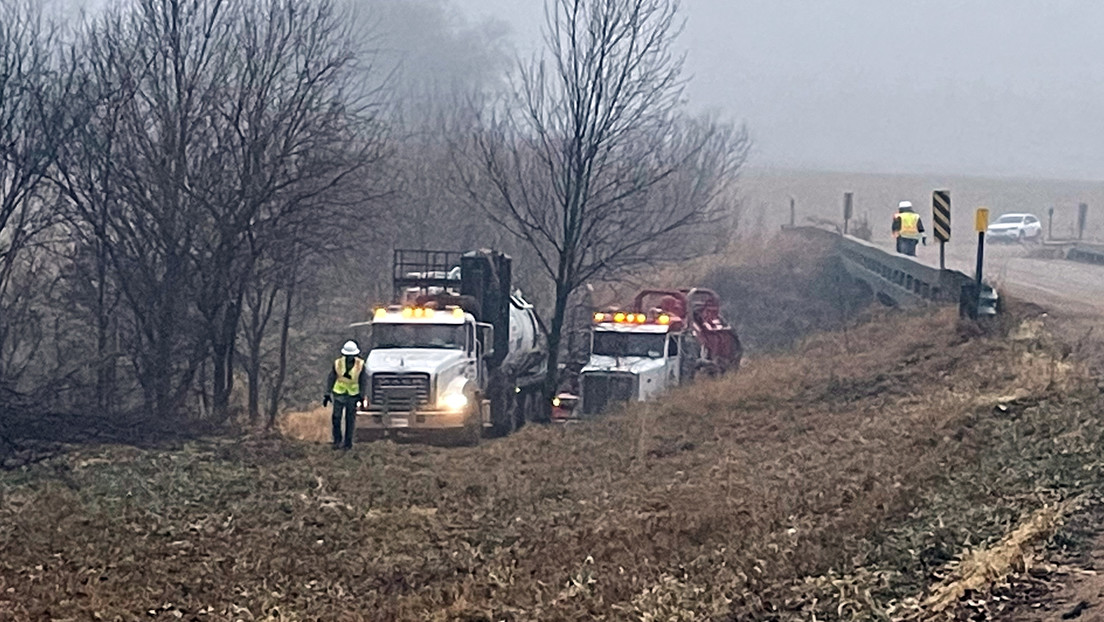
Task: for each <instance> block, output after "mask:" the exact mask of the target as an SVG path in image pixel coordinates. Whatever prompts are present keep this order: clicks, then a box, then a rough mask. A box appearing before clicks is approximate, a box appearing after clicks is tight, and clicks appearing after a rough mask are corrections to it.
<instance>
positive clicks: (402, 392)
mask: <svg viewBox="0 0 1104 622" xmlns="http://www.w3.org/2000/svg"><path fill="white" fill-rule="evenodd" d="M429 398H430V395H429V374H424V373H417V374H373V375H372V404H373V405H378V406H384V405H386V406H388V407H389V408H392V409H396V408H397V409H405V408H411V407H412V406H425V405H427V404H429Z"/></svg>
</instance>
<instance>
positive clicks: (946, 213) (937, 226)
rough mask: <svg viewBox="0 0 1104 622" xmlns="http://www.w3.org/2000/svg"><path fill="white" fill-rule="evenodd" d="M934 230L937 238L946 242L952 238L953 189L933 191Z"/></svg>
mask: <svg viewBox="0 0 1104 622" xmlns="http://www.w3.org/2000/svg"><path fill="white" fill-rule="evenodd" d="M932 230H933V231H934V232H935V237H936V239H938V240H940V241H942V242H946V241H948V240H950V239H951V191H950V190H936V191H935V192H932Z"/></svg>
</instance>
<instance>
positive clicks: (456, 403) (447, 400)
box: [439, 393, 468, 412]
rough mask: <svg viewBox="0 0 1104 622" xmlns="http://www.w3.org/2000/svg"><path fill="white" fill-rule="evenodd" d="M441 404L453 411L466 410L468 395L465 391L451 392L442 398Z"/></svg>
mask: <svg viewBox="0 0 1104 622" xmlns="http://www.w3.org/2000/svg"><path fill="white" fill-rule="evenodd" d="M439 405H440V406H441V407H443V408H444V409H445V410H451V411H453V412H456V411H460V410H464V407H465V406H467V405H468V396H466V395H464V394H463V393H449V394H447V395H445V396H444V397H442V398H441V401H440V403H439Z"/></svg>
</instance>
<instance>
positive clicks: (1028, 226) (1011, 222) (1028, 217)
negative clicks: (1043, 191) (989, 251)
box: [985, 214, 1043, 242]
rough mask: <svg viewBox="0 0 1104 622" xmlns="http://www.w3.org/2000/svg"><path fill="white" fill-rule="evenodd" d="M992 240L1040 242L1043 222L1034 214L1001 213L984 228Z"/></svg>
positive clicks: (986, 235)
mask: <svg viewBox="0 0 1104 622" xmlns="http://www.w3.org/2000/svg"><path fill="white" fill-rule="evenodd" d="M985 237H987V238H988V239H989V240H991V241H993V242H1028V241H1030V242H1041V241H1042V240H1043V223H1041V222H1039V219H1038V218H1037V217H1036V216H1035V215H1034V214H1001V216H1000V218H997V219H996V220H994V221H993V222H992V223H991V224H990V225H989V228H988V229H986V230H985Z"/></svg>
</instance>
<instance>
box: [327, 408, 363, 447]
mask: <svg viewBox="0 0 1104 622" xmlns="http://www.w3.org/2000/svg"><path fill="white" fill-rule="evenodd" d="M359 401H360V396H359V395H335V396H333V444H334V445H335V446H337V445H342V444H344V445H345V447H346V448H349V447H352V446H353V435H354V434H356V411H357V402H359ZM343 413H344V415H345V438H344V442H343V441H342V438H341V416H342V414H343Z"/></svg>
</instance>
